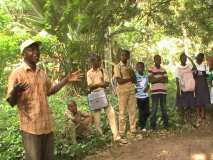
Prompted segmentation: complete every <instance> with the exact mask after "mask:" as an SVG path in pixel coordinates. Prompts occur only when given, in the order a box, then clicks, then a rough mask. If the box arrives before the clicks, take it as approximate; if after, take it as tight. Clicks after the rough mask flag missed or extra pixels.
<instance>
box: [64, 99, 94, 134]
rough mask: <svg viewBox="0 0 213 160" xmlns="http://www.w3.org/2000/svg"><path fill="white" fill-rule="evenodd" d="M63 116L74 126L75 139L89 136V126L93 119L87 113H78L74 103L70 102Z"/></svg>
mask: <svg viewBox="0 0 213 160" xmlns="http://www.w3.org/2000/svg"><path fill="white" fill-rule="evenodd" d="M65 116H66V118H67V119H68V120H71V122H72V123H73V124H74V125H75V132H76V133H75V135H76V137H87V136H89V135H90V126H91V124H92V122H93V118H92V116H91V115H90V114H89V113H86V112H80V111H78V109H77V105H76V102H75V101H71V102H70V103H69V104H68V106H67V110H66V111H65Z"/></svg>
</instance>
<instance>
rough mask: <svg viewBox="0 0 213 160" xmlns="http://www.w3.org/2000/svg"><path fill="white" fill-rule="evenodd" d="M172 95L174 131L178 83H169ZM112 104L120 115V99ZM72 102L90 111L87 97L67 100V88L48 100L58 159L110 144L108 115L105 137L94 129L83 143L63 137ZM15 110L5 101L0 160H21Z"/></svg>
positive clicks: (0, 107)
mask: <svg viewBox="0 0 213 160" xmlns="http://www.w3.org/2000/svg"><path fill="white" fill-rule="evenodd" d="M168 88H169V94H168V97H167V100H168V101H167V106H168V114H169V118H170V124H171V128H173V129H175V128H177V127H179V126H180V125H179V124H178V123H177V120H178V116H177V113H176V107H175V88H176V86H175V82H174V80H172V81H171V82H170V83H169V87H168ZM109 98H110V101H111V103H112V105H113V107H114V108H115V110H116V113H117V112H118V102H117V97H116V96H114V95H111V96H110V97H109ZM71 99H73V100H75V101H76V102H77V105H78V109H79V110H83V111H89V109H88V105H87V98H86V97H85V96H79V97H67V96H66V92H65V89H64V90H62V91H60V92H59V93H58V94H56V95H54V96H51V97H50V98H49V105H50V107H51V108H52V110H53V114H54V115H53V116H54V119H55V156H56V159H64V160H66V159H82V158H83V157H85V156H86V155H88V154H92V153H95V152H96V151H97V150H99V149H101V148H103V147H105V146H107V144H109V143H111V137H112V136H111V131H110V129H109V125H108V122H107V120H106V115H105V114H102V116H101V119H102V128H103V131H104V136H103V137H100V136H98V135H97V134H96V131H95V128H94V126H93V129H92V134H91V136H90V137H89V138H88V139H83V140H80V142H79V143H78V144H73V143H72V141H70V140H69V139H68V138H67V137H66V136H65V134H64V126H65V117H64V111H65V109H66V106H67V104H68V102H69V101H70V100H71ZM16 115H17V110H16V108H12V107H10V106H9V105H8V104H7V103H6V102H3V103H2V104H1V105H0V153H1V154H0V159H1V160H22V159H23V155H24V151H23V145H22V142H21V136H20V133H19V129H18V121H17V116H16ZM160 115H161V114H160V112H158V117H159V118H158V123H159V124H160V128H161V127H162V122H161V117H160Z"/></svg>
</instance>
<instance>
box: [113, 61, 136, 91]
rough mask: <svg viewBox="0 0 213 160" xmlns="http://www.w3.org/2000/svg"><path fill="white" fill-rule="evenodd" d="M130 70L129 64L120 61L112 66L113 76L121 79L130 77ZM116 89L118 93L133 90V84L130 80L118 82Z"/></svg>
mask: <svg viewBox="0 0 213 160" xmlns="http://www.w3.org/2000/svg"><path fill="white" fill-rule="evenodd" d="M130 70H132V69H131V67H130V66H129V65H125V64H124V63H123V62H120V63H118V64H117V65H115V67H114V77H115V78H122V79H130V78H131V73H130ZM117 91H118V92H120V93H121V92H129V91H130V92H131V91H135V86H134V84H133V83H132V82H127V83H124V84H118V86H117Z"/></svg>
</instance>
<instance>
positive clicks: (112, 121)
mask: <svg viewBox="0 0 213 160" xmlns="http://www.w3.org/2000/svg"><path fill="white" fill-rule="evenodd" d="M104 110H105V112H106V115H107V118H108V122H109V125H110V128H111V131H112V134H113V139H114V140H116V139H117V138H119V137H120V136H119V134H118V127H117V123H116V116H115V111H114V109H113V108H112V106H111V105H109V106H108V107H106V108H104ZM92 115H93V117H94V123H95V126H96V129H97V131H98V133H99V134H101V135H102V134H103V132H102V129H101V110H97V111H94V112H92Z"/></svg>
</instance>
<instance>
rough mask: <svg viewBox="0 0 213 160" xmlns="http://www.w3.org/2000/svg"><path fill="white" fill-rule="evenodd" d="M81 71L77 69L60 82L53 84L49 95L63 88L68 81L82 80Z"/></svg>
mask: <svg viewBox="0 0 213 160" xmlns="http://www.w3.org/2000/svg"><path fill="white" fill-rule="evenodd" d="M80 77H81V74H80V71H76V72H73V73H69V74H68V75H67V76H66V77H65V78H63V79H62V80H61V81H60V82H59V83H57V84H56V85H54V86H52V87H51V88H50V90H49V92H48V96H50V95H53V94H55V93H56V92H58V91H59V90H60V89H61V88H63V87H64V86H65V85H66V84H67V83H68V82H75V81H80Z"/></svg>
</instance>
